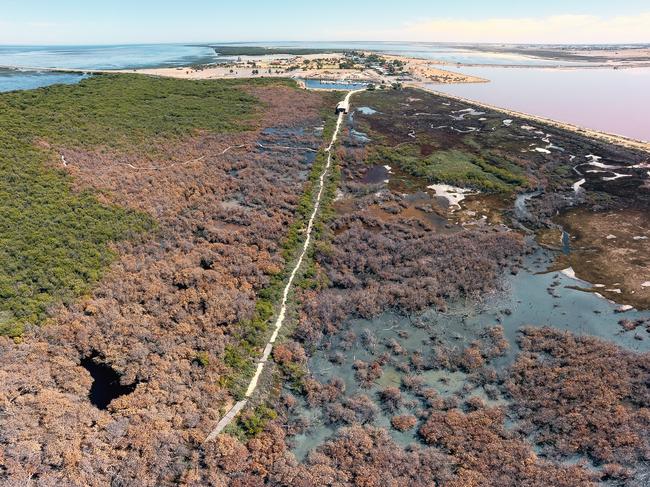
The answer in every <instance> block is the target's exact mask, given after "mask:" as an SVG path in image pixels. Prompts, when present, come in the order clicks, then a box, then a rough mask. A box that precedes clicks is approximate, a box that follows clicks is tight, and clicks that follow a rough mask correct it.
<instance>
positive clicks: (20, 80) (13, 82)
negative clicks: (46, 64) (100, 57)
mask: <svg viewBox="0 0 650 487" xmlns="http://www.w3.org/2000/svg"><path fill="white" fill-rule="evenodd" d="M86 77H87V76H86V75H83V74H72V73H51V72H47V71H15V70H8V69H0V93H1V92H5V91H14V90H32V89H34V88H42V87H44V86H50V85H55V84H74V83H78V82H79V81H81V80H82V79H84V78H86Z"/></svg>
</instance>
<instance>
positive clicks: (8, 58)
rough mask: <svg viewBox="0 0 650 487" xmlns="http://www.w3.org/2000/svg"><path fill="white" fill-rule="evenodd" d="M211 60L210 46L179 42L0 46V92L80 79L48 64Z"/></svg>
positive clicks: (123, 65) (126, 65) (116, 65)
mask: <svg viewBox="0 0 650 487" xmlns="http://www.w3.org/2000/svg"><path fill="white" fill-rule="evenodd" d="M214 62H218V59H217V55H216V54H215V52H214V50H213V49H212V48H210V47H205V46H186V45H180V44H143V45H129V46H0V92H2V91H12V90H28V89H33V88H39V87H42V86H48V85H52V84H57V83H67V84H70V83H76V82H78V81H79V80H81V79H83V76H82V75H77V74H69V73H51V72H48V71H46V69H48V68H60V69H88V70H93V69H135V68H152V67H174V66H187V65H190V64H205V63H214ZM7 68H14V69H7ZM15 68H19V69H15Z"/></svg>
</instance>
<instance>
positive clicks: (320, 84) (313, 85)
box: [302, 79, 368, 91]
mask: <svg viewBox="0 0 650 487" xmlns="http://www.w3.org/2000/svg"><path fill="white" fill-rule="evenodd" d="M302 81H303V82H304V83H305V86H306V87H307V88H308V89H310V90H340V91H352V90H361V89H363V88H366V87H367V86H368V85H367V84H366V83H359V82H354V81H349V82H348V81H345V80H342V81H332V80H324V79H323V80H321V79H304V80H302Z"/></svg>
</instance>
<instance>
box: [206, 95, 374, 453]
mask: <svg viewBox="0 0 650 487" xmlns="http://www.w3.org/2000/svg"><path fill="white" fill-rule="evenodd" d="M359 91H363V90H356V91H350V92H349V93H348V94H347V95H346V96H345V99H344V100H343V102H344V104H345V106H349V104H350V99H351V98H352V95H354V94H355V93H358V92H359ZM344 118H345V113H343V112H341V113H339V116H338V119H337V120H336V128H335V129H334V133H333V134H332V140H331V141H330V144H329V145H328V146H327V148H326V149H325V152H327V163H326V164H325V167H324V169H323V172H322V173H321V175H320V178H319V180H318V194H317V196H316V201H315V203H314V210H313V211H312V214H311V216H310V218H309V223H308V224H307V231H306V232H305V235H306V237H305V242H304V243H303V245H302V251H301V252H300V257H298V260H297V261H296V264H295V266H294V267H293V270H292V271H291V275H290V276H289V280H288V281H287V285H286V286H285V288H284V292H283V294H282V302H281V305H280V312H279V313H278V317H277V319H276V321H275V325H274V329H273V334H272V335H271V338H270V339H269V341H268V343H267V344H266V347H264V352H263V353H262V357H261V358H260V360H259V362H258V363H257V369H256V370H255V375H254V376H253V378H252V379H251V381H250V383H249V384H248V389H247V390H246V394H245V396H244V399H242V400H241V401H239V402H237V403H235V405H234V406H233V407H232V408H231V409H230V411H228V412H227V413H226V414H225V415H224V417H223V418H221V420H220V421H219V423H217V426H215V428H214V429H213V430H212V432H211V433H210V434H209V435H208V437H207V438H206V439H205V441H206V442H208V441H212V440H214V439H215V438H216V437H217V436H218V435H219V433H221V432H222V431H223V430H224V428H225V427H226V426H228V425H229V424H230V423H231V422H232V421H233V420H234V419H235V418H236V417H237V414H239V412H240V411H241V410H242V409H243V408H244V406H246V404H247V403H248V401H249V399H250V398H251V397H252V396H253V393H254V392H255V390H256V389H257V382H258V380H259V378H260V376H261V375H262V372H263V371H264V368H265V367H266V364H267V363H268V360H269V357H270V355H271V352H272V351H273V344H274V343H275V340H276V339H277V338H278V334H279V333H280V330H281V329H282V325H283V324H284V319H285V316H286V312H287V300H288V298H289V292H290V291H291V288H292V286H293V281H294V279H295V278H296V274H297V273H298V270H299V269H300V266H301V265H302V262H303V260H304V259H305V255H307V250H308V249H309V245H310V244H311V236H312V231H313V228H314V221H315V220H316V217H317V216H318V212H319V211H320V204H321V199H322V197H323V192H324V191H325V181H326V179H327V174H328V173H329V170H330V167H331V166H332V148H333V147H334V144H335V143H336V140H337V138H338V136H339V132H340V130H341V125H342V124H343V119H344Z"/></svg>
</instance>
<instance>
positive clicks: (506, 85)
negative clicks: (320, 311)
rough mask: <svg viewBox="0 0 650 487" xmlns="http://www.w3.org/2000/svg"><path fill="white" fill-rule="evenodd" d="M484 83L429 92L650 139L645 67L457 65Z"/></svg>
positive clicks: (648, 72) (649, 94)
mask: <svg viewBox="0 0 650 487" xmlns="http://www.w3.org/2000/svg"><path fill="white" fill-rule="evenodd" d="M451 70H452V71H458V72H462V73H467V74H470V75H474V76H478V77H480V78H484V79H488V80H490V82H489V83H472V84H455V85H439V84H432V85H430V88H432V89H434V90H438V91H442V92H445V93H450V94H452V95H457V96H462V97H463V98H468V99H470V100H476V101H480V102H483V103H489V104H490V105H495V106H498V107H503V108H509V109H511V110H516V111H520V112H524V113H530V114H532V115H539V116H543V117H547V118H551V119H554V120H559V121H562V122H569V123H572V124H576V125H579V126H582V127H587V128H590V129H595V130H601V131H605V132H610V133H614V134H619V135H624V136H627V137H632V138H635V139H640V140H646V141H650V123H648V113H650V90H648V87H649V86H650V68H630V69H611V68H610V69H605V68H590V69H544V68H495V67H459V68H453V69H451Z"/></svg>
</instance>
